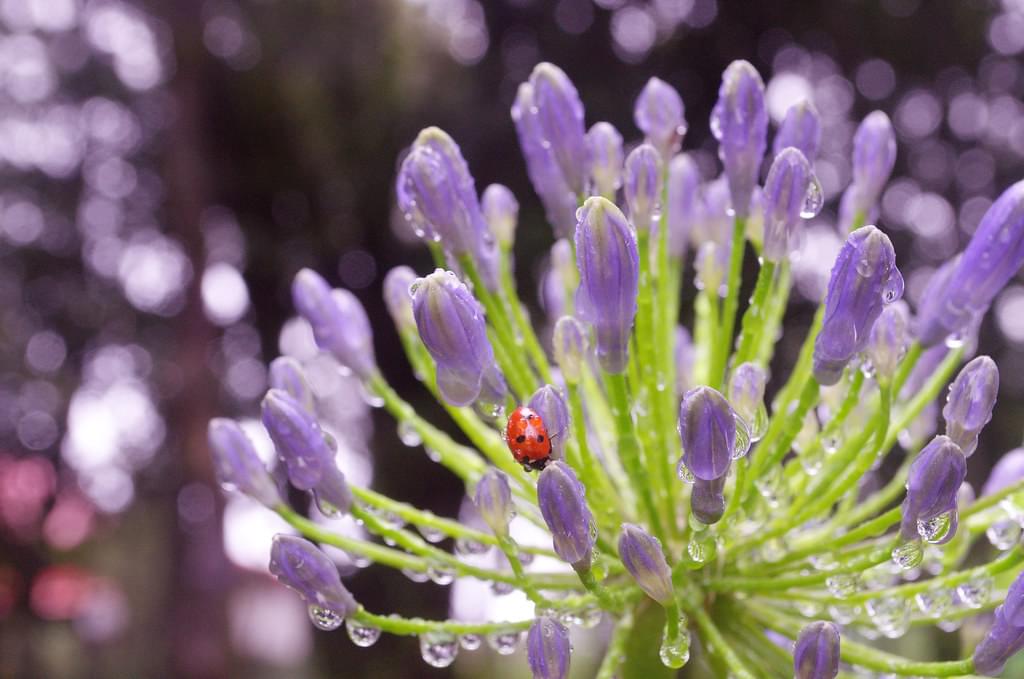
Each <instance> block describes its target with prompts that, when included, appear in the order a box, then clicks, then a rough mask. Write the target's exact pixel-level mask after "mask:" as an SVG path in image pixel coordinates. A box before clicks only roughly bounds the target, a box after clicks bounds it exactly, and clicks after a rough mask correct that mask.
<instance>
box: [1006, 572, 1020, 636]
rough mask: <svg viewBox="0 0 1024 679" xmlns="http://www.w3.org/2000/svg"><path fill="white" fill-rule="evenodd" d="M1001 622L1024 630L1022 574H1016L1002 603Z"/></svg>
mask: <svg viewBox="0 0 1024 679" xmlns="http://www.w3.org/2000/svg"><path fill="white" fill-rule="evenodd" d="M1003 620H1005V621H1006V622H1008V623H1010V624H1011V625H1013V626H1014V627H1020V628H1024V572H1022V573H1018V574H1017V577H1016V578H1015V579H1014V581H1013V584H1011V585H1010V589H1009V590H1008V591H1007V592H1006V600H1005V601H1003Z"/></svg>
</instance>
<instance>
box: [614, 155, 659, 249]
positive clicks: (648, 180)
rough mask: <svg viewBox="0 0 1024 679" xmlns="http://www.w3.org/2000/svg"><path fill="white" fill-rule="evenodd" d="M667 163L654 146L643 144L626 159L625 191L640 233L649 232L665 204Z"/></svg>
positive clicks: (631, 216)
mask: <svg viewBox="0 0 1024 679" xmlns="http://www.w3.org/2000/svg"><path fill="white" fill-rule="evenodd" d="M663 173H664V163H663V162H662V160H661V155H660V154H659V153H658V151H657V149H655V148H654V147H653V146H651V145H650V144H641V145H640V146H637V147H636V148H635V149H633V150H632V151H631V152H630V154H629V155H628V156H626V169H625V173H624V175H625V185H624V186H623V192H624V193H625V196H626V204H627V205H628V206H629V217H630V221H632V222H633V226H634V227H636V230H637V231H640V232H649V231H650V230H651V227H652V226H653V221H654V217H655V215H656V214H657V213H658V207H659V205H660V203H661V184H662V175H663Z"/></svg>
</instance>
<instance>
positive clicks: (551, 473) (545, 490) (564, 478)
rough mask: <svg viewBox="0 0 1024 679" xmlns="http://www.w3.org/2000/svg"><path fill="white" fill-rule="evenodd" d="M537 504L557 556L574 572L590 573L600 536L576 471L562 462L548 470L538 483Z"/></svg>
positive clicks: (554, 464)
mask: <svg viewBox="0 0 1024 679" xmlns="http://www.w3.org/2000/svg"><path fill="white" fill-rule="evenodd" d="M537 504H538V505H540V513H541V515H542V516H543V517H544V523H546V524H547V526H548V529H549V530H550V531H551V541H552V545H553V547H554V550H555V553H556V554H558V556H559V558H561V559H562V560H563V561H565V562H566V563H568V564H570V565H571V566H572V567H573V568H574V569H576V570H578V571H585V570H588V569H589V568H590V561H591V557H592V555H593V550H594V542H595V540H596V538H597V536H596V534H595V533H594V531H593V524H594V519H593V516H592V515H591V513H590V508H589V507H587V501H586V499H585V497H584V489H583V484H582V483H580V481H579V479H578V478H576V474H575V473H574V472H573V470H572V467H570V466H569V465H567V464H566V463H564V462H562V461H560V460H556V461H554V462H552V463H551V464H549V465H548V466H547V467H545V469H544V471H542V472H541V473H540V478H539V479H538V480H537Z"/></svg>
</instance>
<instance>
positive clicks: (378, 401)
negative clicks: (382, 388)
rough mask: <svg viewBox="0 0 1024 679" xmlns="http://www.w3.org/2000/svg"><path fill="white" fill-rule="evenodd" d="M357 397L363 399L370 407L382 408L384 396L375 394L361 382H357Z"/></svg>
mask: <svg viewBox="0 0 1024 679" xmlns="http://www.w3.org/2000/svg"><path fill="white" fill-rule="evenodd" d="M358 389H359V397H360V398H361V399H362V400H363V403H365V404H366V405H368V406H370V407H371V408H383V407H384V398H383V397H382V396H380V395H379V394H375V393H373V392H372V391H370V390H369V389H367V388H366V385H365V384H363V383H362V382H360V383H359V387H358Z"/></svg>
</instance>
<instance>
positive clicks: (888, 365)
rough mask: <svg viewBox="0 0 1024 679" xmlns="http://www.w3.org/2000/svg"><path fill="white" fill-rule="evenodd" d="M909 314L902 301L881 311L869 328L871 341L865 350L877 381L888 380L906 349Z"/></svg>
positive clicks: (894, 372)
mask: <svg viewBox="0 0 1024 679" xmlns="http://www.w3.org/2000/svg"><path fill="white" fill-rule="evenodd" d="M909 315H910V312H909V311H908V310H907V305H906V303H905V302H903V300H899V301H897V302H894V303H892V304H890V305H889V306H887V307H885V308H884V309H882V313H881V314H879V316H878V320H876V321H875V324H874V326H873V327H872V328H871V339H870V340H868V346H867V349H866V353H867V359H868V361H869V362H870V367H871V370H873V371H874V374H875V375H876V376H877V377H878V378H879V379H886V380H887V379H890V378H892V376H893V375H894V374H896V368H897V366H898V365H899V362H900V360H901V359H902V358H903V355H904V352H905V351H906V348H907V339H908V325H909V324H910V321H909V320H908V317H909Z"/></svg>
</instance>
